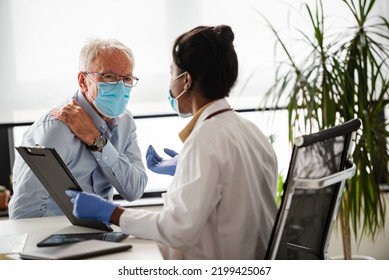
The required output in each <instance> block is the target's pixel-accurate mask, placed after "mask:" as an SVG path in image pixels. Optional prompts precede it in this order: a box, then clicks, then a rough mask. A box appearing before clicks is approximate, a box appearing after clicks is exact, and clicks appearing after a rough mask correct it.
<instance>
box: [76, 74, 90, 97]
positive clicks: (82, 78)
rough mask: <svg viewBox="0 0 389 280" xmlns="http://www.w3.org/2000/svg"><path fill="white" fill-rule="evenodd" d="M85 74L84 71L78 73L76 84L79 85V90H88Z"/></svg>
mask: <svg viewBox="0 0 389 280" xmlns="http://www.w3.org/2000/svg"><path fill="white" fill-rule="evenodd" d="M86 79H87V77H86V74H85V73H84V72H81V71H80V72H79V73H78V85H79V87H80V90H81V92H87V91H88V85H87V84H86Z"/></svg>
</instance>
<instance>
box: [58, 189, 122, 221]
mask: <svg viewBox="0 0 389 280" xmlns="http://www.w3.org/2000/svg"><path fill="white" fill-rule="evenodd" d="M65 192H66V194H67V195H68V196H69V197H71V198H72V199H71V202H72V203H73V214H74V215H75V216H76V217H78V218H80V219H94V220H99V221H102V222H103V223H105V224H109V221H110V219H111V216H112V214H113V212H114V211H115V209H116V208H117V207H118V206H119V205H117V204H114V203H112V202H110V201H108V200H106V199H104V198H102V197H100V196H98V195H96V194H90V193H86V192H79V191H74V190H67V191H65Z"/></svg>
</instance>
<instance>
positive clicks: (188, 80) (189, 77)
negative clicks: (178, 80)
mask: <svg viewBox="0 0 389 280" xmlns="http://www.w3.org/2000/svg"><path fill="white" fill-rule="evenodd" d="M184 82H185V85H184V89H186V90H188V89H190V87H191V86H192V82H193V81H192V75H191V74H189V73H186V74H185V79H184Z"/></svg>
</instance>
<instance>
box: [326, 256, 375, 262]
mask: <svg viewBox="0 0 389 280" xmlns="http://www.w3.org/2000/svg"><path fill="white" fill-rule="evenodd" d="M329 259H330V260H336V261H338V260H344V256H333V257H330V258H329ZM351 260H365V261H366V260H375V258H373V257H370V256H365V255H352V256H351Z"/></svg>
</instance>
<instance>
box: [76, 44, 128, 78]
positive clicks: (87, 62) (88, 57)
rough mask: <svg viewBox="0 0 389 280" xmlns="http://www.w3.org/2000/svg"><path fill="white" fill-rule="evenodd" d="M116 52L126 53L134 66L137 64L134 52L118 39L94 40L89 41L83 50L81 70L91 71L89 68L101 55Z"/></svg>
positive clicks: (80, 63)
mask: <svg viewBox="0 0 389 280" xmlns="http://www.w3.org/2000/svg"><path fill="white" fill-rule="evenodd" d="M114 51H121V52H124V53H126V54H127V55H128V56H129V57H130V59H131V61H132V64H133V65H134V64H135V59H134V55H133V53H132V50H131V49H130V48H129V47H127V46H126V45H124V44H123V43H121V42H120V41H118V40H116V39H107V40H103V39H92V40H89V41H88V42H87V43H86V44H85V45H84V47H83V48H82V50H81V53H80V61H79V68H80V69H79V70H80V71H89V70H90V68H89V67H90V66H91V64H92V63H93V61H94V60H95V58H96V57H97V56H98V55H99V54H100V53H102V52H108V53H109V52H114Z"/></svg>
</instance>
